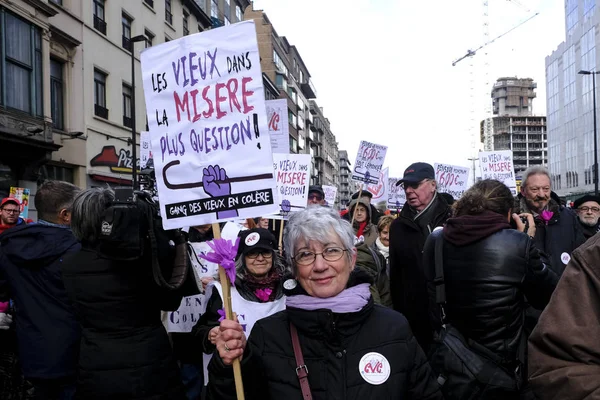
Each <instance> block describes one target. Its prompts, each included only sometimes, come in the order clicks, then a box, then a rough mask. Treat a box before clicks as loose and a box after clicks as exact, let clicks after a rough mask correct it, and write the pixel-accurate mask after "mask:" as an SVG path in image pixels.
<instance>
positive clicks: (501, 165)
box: [479, 150, 517, 196]
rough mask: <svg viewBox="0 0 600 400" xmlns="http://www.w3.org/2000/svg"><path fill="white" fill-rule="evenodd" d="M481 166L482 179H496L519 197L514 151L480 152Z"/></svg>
mask: <svg viewBox="0 0 600 400" xmlns="http://www.w3.org/2000/svg"><path fill="white" fill-rule="evenodd" d="M479 165H480V167H481V179H496V180H498V181H500V182H503V183H504V184H505V185H506V186H508V188H509V189H510V190H511V191H512V192H513V195H515V196H516V195H517V183H516V182H515V169H514V167H513V160H512V151H510V150H498V151H481V152H479Z"/></svg>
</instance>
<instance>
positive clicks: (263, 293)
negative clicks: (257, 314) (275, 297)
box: [254, 288, 273, 301]
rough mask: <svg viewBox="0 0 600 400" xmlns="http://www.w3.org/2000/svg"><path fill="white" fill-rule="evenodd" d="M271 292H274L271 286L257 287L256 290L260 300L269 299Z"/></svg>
mask: <svg viewBox="0 0 600 400" xmlns="http://www.w3.org/2000/svg"><path fill="white" fill-rule="evenodd" d="M271 293H273V290H271V289H269V288H265V289H256V291H255V292H254V294H255V295H256V297H257V298H258V299H259V300H260V301H268V300H269V297H270V296H271Z"/></svg>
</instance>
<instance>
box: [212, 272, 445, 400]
mask: <svg viewBox="0 0 600 400" xmlns="http://www.w3.org/2000/svg"><path fill="white" fill-rule="evenodd" d="M351 279H352V278H351ZM359 283H360V282H359ZM290 321H291V322H292V323H293V324H294V325H295V326H296V328H297V330H298V336H299V341H300V345H301V347H302V353H303V356H304V361H305V362H306V366H307V368H308V381H309V384H310V388H311V392H312V395H313V399H315V400H325V399H327V400H353V399H405V400H414V399H441V398H442V395H441V392H440V391H439V385H438V383H437V382H436V380H435V378H434V377H433V374H432V371H431V368H430V366H429V363H428V362H427V360H426V358H425V354H424V353H423V351H422V350H421V348H420V347H419V345H418V343H417V341H416V340H415V338H414V337H413V335H412V333H411V330H410V327H409V326H408V323H407V321H406V319H405V318H404V317H403V316H402V315H401V314H399V313H397V312H395V311H393V310H391V309H389V308H385V307H382V306H377V305H374V304H373V300H372V299H371V300H370V301H369V303H368V304H367V305H366V306H365V307H364V308H363V309H362V310H361V311H358V312H356V313H347V314H335V313H332V312H331V311H329V310H325V309H323V310H316V311H305V310H301V309H295V308H289V307H288V309H287V310H285V311H282V312H279V313H277V314H274V315H272V316H270V317H268V318H265V319H262V320H260V321H258V322H257V323H256V325H254V329H253V330H252V334H251V335H250V338H249V340H248V343H247V345H246V354H245V355H244V359H243V361H242V375H243V379H244V388H245V392H246V398H247V399H249V400H255V399H256V400H258V399H260V400H282V399H284V400H301V399H302V394H301V391H300V384H299V382H298V377H297V376H296V371H295V370H296V365H297V364H296V361H295V358H294V351H293V347H292V340H291V337H290V329H289V323H290ZM370 352H377V353H380V354H381V355H383V356H384V357H385V358H386V359H387V360H388V361H389V363H390V366H391V374H390V376H389V378H388V379H387V380H386V381H385V382H384V383H382V384H380V385H372V384H370V383H367V381H366V380H364V379H363V377H362V376H361V371H359V362H360V360H361V358H362V357H363V356H364V355H365V354H367V353H370ZM215 354H216V353H215ZM208 369H209V375H210V379H209V385H208V399H209V400H216V399H219V400H228V399H235V386H234V383H233V374H232V371H231V368H230V367H225V366H224V365H223V363H222V361H221V358H220V357H218V355H215V356H214V357H213V358H212V361H211V363H210V364H209V367H208Z"/></svg>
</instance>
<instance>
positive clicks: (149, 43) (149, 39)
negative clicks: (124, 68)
mask: <svg viewBox="0 0 600 400" xmlns="http://www.w3.org/2000/svg"><path fill="white" fill-rule="evenodd" d="M144 35H145V36H146V39H147V40H146V48H148V47H152V45H153V44H154V34H153V33H152V32H150V31H149V30H148V29H146V30H144Z"/></svg>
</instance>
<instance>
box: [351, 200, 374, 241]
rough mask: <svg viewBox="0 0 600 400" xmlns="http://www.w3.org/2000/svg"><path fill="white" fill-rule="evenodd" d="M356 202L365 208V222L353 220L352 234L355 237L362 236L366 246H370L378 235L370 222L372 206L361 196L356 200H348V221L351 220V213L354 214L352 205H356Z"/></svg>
mask: <svg viewBox="0 0 600 400" xmlns="http://www.w3.org/2000/svg"><path fill="white" fill-rule="evenodd" d="M357 204H362V205H363V206H365V208H366V209H367V220H366V221H365V222H366V223H365V222H363V223H362V224H361V223H359V222H357V221H356V220H355V221H354V224H353V226H352V228H354V234H355V235H356V236H357V237H360V236H363V237H364V243H365V244H366V245H367V246H371V245H372V244H373V243H375V240H377V237H378V236H379V235H378V234H377V227H376V226H375V225H374V224H373V222H372V215H373V210H372V209H371V207H372V206H371V204H369V202H368V201H367V200H365V199H363V198H361V199H360V200H358V199H354V200H352V201H351V202H350V206H349V207H348V216H349V218H350V219H349V221H351V220H352V215H353V214H354V207H356V205H357ZM361 228H362V229H361Z"/></svg>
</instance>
